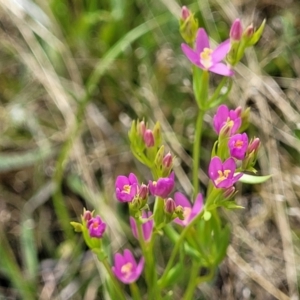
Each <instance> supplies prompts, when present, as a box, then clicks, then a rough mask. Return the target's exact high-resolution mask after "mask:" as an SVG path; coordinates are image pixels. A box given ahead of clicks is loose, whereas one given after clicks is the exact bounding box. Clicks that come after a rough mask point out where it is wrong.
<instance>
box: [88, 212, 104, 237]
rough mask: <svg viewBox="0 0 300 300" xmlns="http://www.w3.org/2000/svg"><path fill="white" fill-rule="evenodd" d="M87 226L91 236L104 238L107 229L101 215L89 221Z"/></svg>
mask: <svg viewBox="0 0 300 300" xmlns="http://www.w3.org/2000/svg"><path fill="white" fill-rule="evenodd" d="M87 228H88V230H89V235H90V236H91V237H95V238H102V236H103V234H104V232H105V229H106V223H104V222H103V221H102V220H101V218H100V216H96V217H95V218H91V219H90V220H89V221H88V223H87Z"/></svg>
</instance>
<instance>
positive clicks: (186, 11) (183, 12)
mask: <svg viewBox="0 0 300 300" xmlns="http://www.w3.org/2000/svg"><path fill="white" fill-rule="evenodd" d="M190 15H191V13H190V11H189V9H188V8H187V7H186V6H182V8H181V19H182V20H186V19H187V18H188V17H189V16H190Z"/></svg>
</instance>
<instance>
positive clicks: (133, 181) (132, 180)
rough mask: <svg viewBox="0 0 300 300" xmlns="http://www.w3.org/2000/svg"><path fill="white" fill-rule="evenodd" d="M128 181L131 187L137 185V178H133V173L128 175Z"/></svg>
mask: <svg viewBox="0 0 300 300" xmlns="http://www.w3.org/2000/svg"><path fill="white" fill-rule="evenodd" d="M128 180H129V182H130V184H131V185H132V184H134V183H135V184H136V185H137V184H138V179H137V177H136V176H135V174H133V173H130V174H129V176H128Z"/></svg>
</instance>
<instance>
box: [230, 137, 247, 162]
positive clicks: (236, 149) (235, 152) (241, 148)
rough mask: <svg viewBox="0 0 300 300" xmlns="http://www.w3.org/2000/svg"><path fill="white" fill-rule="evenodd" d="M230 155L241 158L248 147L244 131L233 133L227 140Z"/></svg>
mask: <svg viewBox="0 0 300 300" xmlns="http://www.w3.org/2000/svg"><path fill="white" fill-rule="evenodd" d="M228 147H229V152H230V155H231V156H232V157H234V158H236V159H240V160H243V159H244V158H245V154H246V151H247V149H248V136H247V134H246V133H242V134H240V133H238V134H235V135H233V136H232V137H231V138H230V139H229V141H228Z"/></svg>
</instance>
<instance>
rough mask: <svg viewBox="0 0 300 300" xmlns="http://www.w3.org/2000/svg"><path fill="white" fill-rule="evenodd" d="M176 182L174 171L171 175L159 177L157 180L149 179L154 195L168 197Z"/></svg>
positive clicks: (150, 188) (151, 191)
mask: <svg viewBox="0 0 300 300" xmlns="http://www.w3.org/2000/svg"><path fill="white" fill-rule="evenodd" d="M174 184H175V175H174V172H172V173H171V174H170V176H169V177H163V178H159V179H158V180H157V181H151V180H150V181H149V190H150V193H151V194H152V195H153V196H158V197H161V198H167V197H168V196H169V194H170V193H171V191H172V190H173V187H174Z"/></svg>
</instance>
